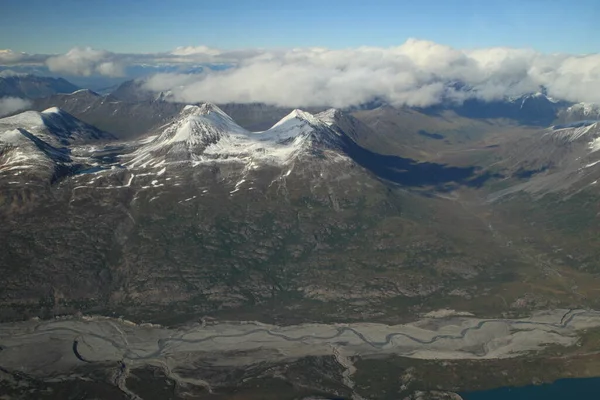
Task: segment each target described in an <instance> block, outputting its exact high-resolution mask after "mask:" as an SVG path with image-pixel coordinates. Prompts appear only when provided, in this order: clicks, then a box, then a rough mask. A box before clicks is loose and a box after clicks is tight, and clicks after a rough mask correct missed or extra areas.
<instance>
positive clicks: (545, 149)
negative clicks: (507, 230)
mask: <svg viewBox="0 0 600 400" xmlns="http://www.w3.org/2000/svg"><path fill="white" fill-rule="evenodd" d="M498 165H504V166H505V167H506V168H507V172H508V173H509V174H511V175H513V176H514V177H517V178H520V180H521V182H520V183H518V184H515V185H514V186H511V187H510V188H508V189H505V190H502V191H501V192H499V193H496V194H494V195H493V196H492V197H494V198H495V197H501V196H503V195H506V194H510V193H514V192H518V191H527V192H531V193H540V194H544V193H547V192H557V191H572V192H577V191H579V190H581V189H583V188H585V187H593V186H595V185H596V184H597V181H598V179H600V122H593V121H581V122H576V123H570V124H564V125H555V126H552V127H550V128H547V129H544V130H540V131H538V132H536V133H535V134H533V135H531V136H530V137H527V138H520V139H515V140H514V141H513V142H512V143H511V144H510V145H508V146H507V148H506V153H505V157H504V159H503V160H502V161H501V162H500V163H498Z"/></svg>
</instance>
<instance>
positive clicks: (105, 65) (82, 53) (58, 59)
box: [46, 47, 125, 77]
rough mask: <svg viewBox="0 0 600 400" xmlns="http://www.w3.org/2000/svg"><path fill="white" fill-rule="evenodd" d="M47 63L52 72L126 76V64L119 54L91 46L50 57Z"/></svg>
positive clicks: (76, 48)
mask: <svg viewBox="0 0 600 400" xmlns="http://www.w3.org/2000/svg"><path fill="white" fill-rule="evenodd" d="M46 65H47V66H48V68H49V69H50V71H52V72H58V73H65V74H70V75H83V76H90V75H94V74H98V75H105V76H111V77H116V76H124V75H125V66H124V65H123V64H122V63H121V61H120V60H119V56H118V55H116V54H114V53H110V52H108V51H105V50H94V49H92V48H90V47H75V48H73V49H71V50H69V52H67V53H66V54H62V55H59V56H54V57H49V58H48V59H47V60H46Z"/></svg>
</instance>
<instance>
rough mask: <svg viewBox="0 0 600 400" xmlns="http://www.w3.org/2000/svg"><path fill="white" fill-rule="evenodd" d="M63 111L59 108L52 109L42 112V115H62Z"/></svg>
mask: <svg viewBox="0 0 600 400" xmlns="http://www.w3.org/2000/svg"><path fill="white" fill-rule="evenodd" d="M62 113H63V110H61V109H60V108H58V107H50V108H47V109H45V110H44V111H42V114H62Z"/></svg>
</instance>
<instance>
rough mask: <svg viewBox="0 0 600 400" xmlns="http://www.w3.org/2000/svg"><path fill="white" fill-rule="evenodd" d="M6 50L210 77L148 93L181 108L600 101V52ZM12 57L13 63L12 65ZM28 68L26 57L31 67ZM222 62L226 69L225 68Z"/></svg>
mask: <svg viewBox="0 0 600 400" xmlns="http://www.w3.org/2000/svg"><path fill="white" fill-rule="evenodd" d="M41 57H42V56H40V55H27V54H25V53H14V52H10V51H0V65H11V64H18V62H19V61H18V60H27V61H26V62H34V60H38V62H40V61H39V60H41V62H42V63H45V65H47V66H48V68H49V69H50V70H51V71H53V72H55V73H61V74H68V75H82V76H90V75H104V76H110V77H117V76H125V75H126V72H127V67H130V66H135V65H142V64H143V65H154V66H162V67H164V66H168V67H169V69H173V68H174V69H175V70H188V69H189V70H194V71H197V70H198V69H199V68H198V67H201V66H211V67H212V68H204V70H203V72H201V73H194V74H186V73H159V74H156V75H154V76H151V77H149V78H147V79H146V80H145V83H144V86H143V87H144V88H146V89H147V90H151V91H156V92H159V91H162V92H169V93H170V94H171V97H170V98H171V99H172V100H173V101H178V102H188V103H193V102H200V101H211V102H216V103H227V102H238V103H244V102H263V103H267V104H274V105H280V106H292V107H303V106H304V107H305V106H334V107H347V106H352V105H359V104H364V103H368V102H370V101H373V100H378V101H385V102H388V103H390V104H393V105H397V106H399V105H408V106H421V107H426V106H430V105H435V104H437V103H440V102H442V101H445V102H447V101H455V102H457V103H460V102H462V101H464V100H465V99H467V98H473V97H475V98H479V99H484V100H494V99H500V98H503V97H506V96H520V95H523V94H526V93H531V92H536V91H540V90H542V88H543V89H544V90H546V92H547V94H548V95H549V96H551V97H555V98H557V99H560V100H567V101H575V102H579V101H584V102H595V103H600V54H591V55H569V54H544V53H540V52H537V51H534V50H531V49H513V48H503V47H501V48H486V49H475V50H460V49H455V48H452V47H449V46H444V45H440V44H437V43H433V42H429V41H424V40H417V39H410V40H408V41H406V42H405V43H404V44H402V45H400V46H396V47H388V48H378V47H360V48H353V49H344V50H331V49H326V48H300V49H279V50H269V49H245V50H221V49H215V48H211V47H207V46H197V47H179V48H176V49H175V50H173V51H171V52H164V53H149V54H121V53H112V52H109V51H104V50H95V49H91V48H74V49H72V50H70V51H69V52H67V53H66V54H63V55H54V56H46V58H43V59H42V58H41ZM7 60H8V61H7ZM23 62H25V61H23ZM215 66H222V68H215Z"/></svg>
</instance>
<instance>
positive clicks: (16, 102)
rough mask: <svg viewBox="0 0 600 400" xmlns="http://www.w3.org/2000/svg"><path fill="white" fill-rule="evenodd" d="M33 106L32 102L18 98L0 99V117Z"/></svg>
mask: <svg viewBox="0 0 600 400" xmlns="http://www.w3.org/2000/svg"><path fill="white" fill-rule="evenodd" d="M29 106H31V101H29V100H26V99H20V98H18V97H0V117H3V116H5V115H8V114H11V113H13V112H15V111H20V110H24V109H26V108H28V107H29Z"/></svg>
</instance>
